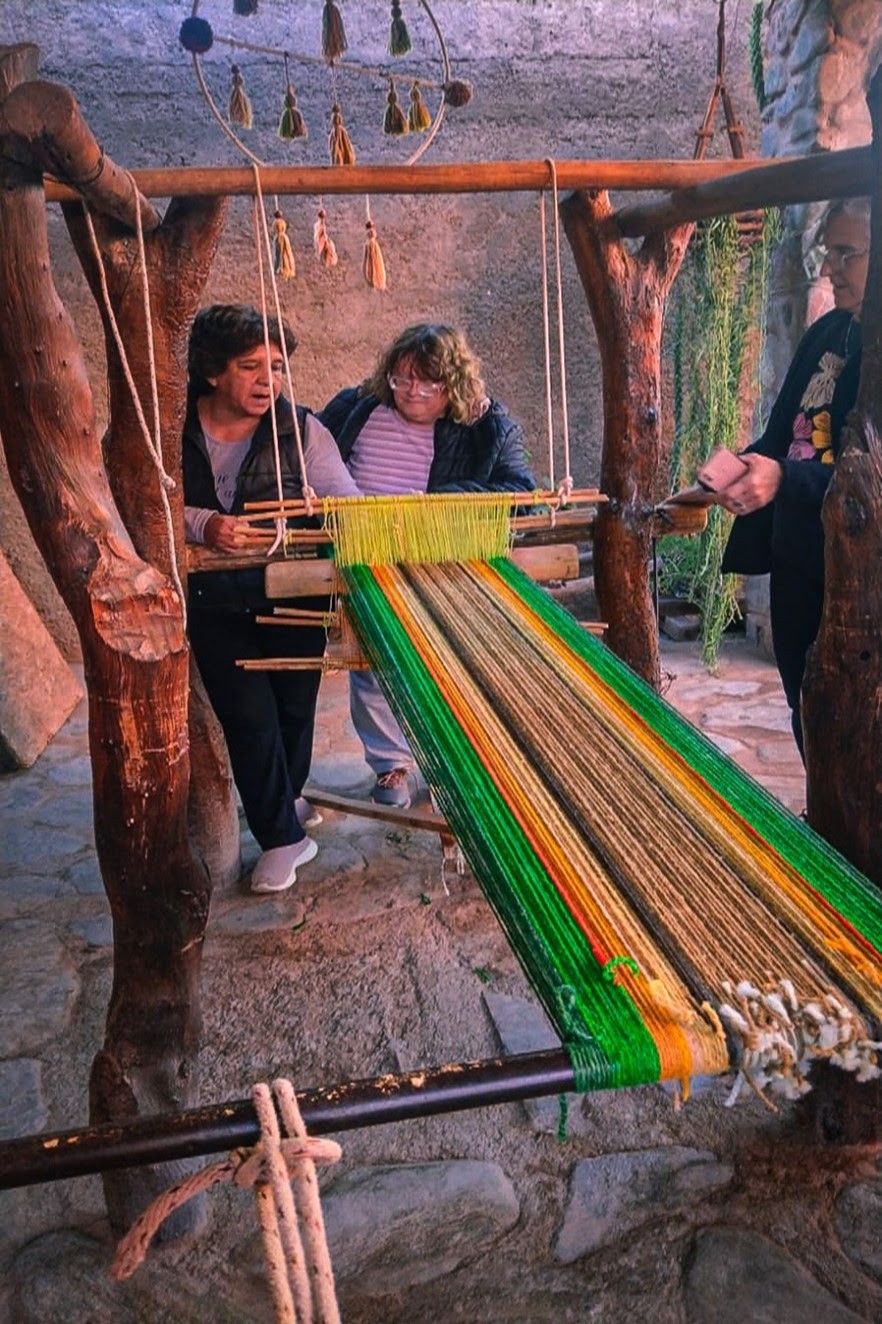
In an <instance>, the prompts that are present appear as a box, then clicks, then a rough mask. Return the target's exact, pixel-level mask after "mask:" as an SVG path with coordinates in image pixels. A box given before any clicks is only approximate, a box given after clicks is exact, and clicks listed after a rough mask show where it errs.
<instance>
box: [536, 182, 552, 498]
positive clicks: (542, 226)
mask: <svg viewBox="0 0 882 1324" xmlns="http://www.w3.org/2000/svg"><path fill="white" fill-rule="evenodd" d="M539 230H540V235H541V243H540V251H541V254H542V344H543V347H544V351H545V430H546V434H547V437H548V486H549V487H551V488H553V487H554V406H553V401H552V391H551V328H550V322H549V313H548V234H547V228H546V222H545V190H544V189H543V191H542V192H541V193H540V194H539Z"/></svg>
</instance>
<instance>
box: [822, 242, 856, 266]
mask: <svg viewBox="0 0 882 1324" xmlns="http://www.w3.org/2000/svg"><path fill="white" fill-rule="evenodd" d="M817 254H818V257H819V258H820V259H821V266H823V265H824V263H826V264H827V266H828V267H847V266H848V265H849V264H850V263H852V262H857V260H858V258H860V257H866V256H867V250H866V249H865V248H849V246H848V245H847V244H834V245H833V247H832V248H825V247H824V245H823V244H821V245H820V246H819V247H818V249H817Z"/></svg>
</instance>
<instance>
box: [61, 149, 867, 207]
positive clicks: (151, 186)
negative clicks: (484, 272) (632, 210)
mask: <svg viewBox="0 0 882 1324" xmlns="http://www.w3.org/2000/svg"><path fill="white" fill-rule="evenodd" d="M848 152H864V153H866V156H867V157H868V156H869V148H850V149H848ZM847 155H848V153H847V152H825V153H818V154H817V155H814V156H807V157H783V158H780V159H777V160H770V161H768V162H767V163H766V164H764V165H759V166H758V165H757V163H756V161H755V160H753V161H751V160H746V161H735V160H730V161H671V160H668V161H555V169H556V171H557V182H558V187H559V188H561V189H622V190H633V191H637V192H645V191H646V190H647V189H680V188H689V187H693V186H695V185H697V184H699V183H702V182H704V181H706V180H711V179H719V178H725V177H728V176H730V175H736V174H739V173H741V172H742V171H745V170H750V171H751V172H758V171H763V172H767V178H766V179H765V180H762V181H760V180H759V179H758V180H757V185H758V192H759V185H760V184H762V187H763V196H762V197H760V196H757V197H753V198H750V199H748V200H747V201H748V202H749V204H750V205H752V206H760V205H772V204H773V203H775V202H779V203H780V202H787V201H788V198H787V197H771V196H769V195H770V194H771V193H772V192H773V188H774V183H775V178H776V173H777V172H778V171H779V170H780V169H781V168H782V167H783V166H785V165H796V166H798V167H799V173H800V175H801V176H803V177H804V178H808V179H811V180H813V181H814V191H813V194H812V197H813V198H818V197H822V198H826V197H832V196H834V194H833V193H832V191H831V189H830V185H829V184H828V183H827V172H828V171H830V170H831V169H833V170H834V171H837V170H838V168H839V158H840V157H842V156H847ZM850 159H854V160H856V161H857V165H856V167H852V168H853V169H854V176H855V177H854V178H849V177H847V176H845V177H843V178H842V179H841V180H840V181H839V186H840V187H841V188H842V189H844V191H845V193H846V194H852V193H857V192H859V191H860V175H861V172H862V171H864V169H865V168H864V167H863V165H862V161H863V159H864V158H861V157H857V158H850ZM133 175H134V178H135V182H136V183H137V185H138V188H139V189H140V190H141V192H142V193H143V194H144V195H145V196H147V197H155V198H171V197H188V196H203V197H219V196H226V197H234V196H243V195H244V196H246V197H252V196H253V194H254V190H255V182H254V172H253V171H252V169H251V168H250V167H248V166H185V167H178V168H174V167H171V168H169V167H166V168H162V169H154V170H135V171H133ZM260 178H261V183H262V186H263V189H264V192H266V193H275V194H278V195H279V196H280V197H283V196H285V195H293V194H310V195H314V196H316V197H320V196H329V195H331V194H364V193H367V194H379V193H383V194H438V193H515V192H530V193H532V192H536V191H538V190H539V189H542V188H545V187H547V185H548V163H547V162H546V161H484V162H467V163H464V162H451V163H449V164H435V165H414V166H349V167H347V169H346V170H340V169H339V168H338V167H333V166H264V167H262V168H261V174H260ZM77 196H78V194H77V193H76V191H75V190H74V189H72V188H70V187H68V186H67V185H65V184H62V183H60V182H58V181H57V180H54V179H51V178H50V179H47V180H46V197H47V198H48V199H49V201H51V202H62V201H65V202H68V201H73V200H75V199H76V198H77Z"/></svg>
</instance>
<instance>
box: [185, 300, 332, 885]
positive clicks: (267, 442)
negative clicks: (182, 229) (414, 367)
mask: <svg viewBox="0 0 882 1324" xmlns="http://www.w3.org/2000/svg"><path fill="white" fill-rule="evenodd" d="M268 340H269V354H267V349H266V341H265V336H264V323H263V317H262V316H261V314H260V313H259V312H258V311H257V310H256V309H255V308H251V307H249V306H247V305H240V304H215V305H214V306H213V307H211V308H203V309H202V311H201V312H199V313H198V314H197V315H196V318H195V320H194V323H193V328H192V331H191V334H190V345H189V372H190V391H189V397H188V402H187V420H186V423H185V426H184V438H183V454H182V464H183V472H184V501H185V511H184V515H185V523H186V532H187V541H188V542H191V543H202V544H204V545H205V546H206V547H211V548H213V549H214V550H216V551H219V552H226V553H228V554H231V555H235V554H237V553H241V552H242V551H244V550H247V548H248V547H249V544H250V545H252V546H253V545H254V538H255V532H254V525H253V524H252V523H250V521H247V520H244V519H242V514H243V511H244V507H245V503H246V502H249V501H267V500H275V499H277V497H278V493H279V482H281V487H282V494H283V496H284V497H285V498H286V499H289V498H290V499H298V498H302V496H303V478H302V474H301V467H300V457H299V453H298V446H297V435H298V431H299V435H300V438H301V442H302V447H303V453H304V460H305V467H306V473H307V478H308V481H309V484H310V486H311V487H312V488H313V490H314V491H315V492H316V494H317V495H319V496H356V495H358V488H357V486H356V484H355V483H354V482H353V480H352V478H351V477H350V475H349V473H348V471H347V469H346V467H345V465H344V464H343V463H342V461H341V459H340V453H339V451H338V450H337V447H336V446H335V445H334V441H333V439H332V438H331V437H330V436H329V434H328V432H327V430H326V429H325V428H324V427H322V425H321V424H320V423H319V421H318V419H317V418H316V417H315V415H314V414H311V413H310V412H309V410H307V409H305V408H304V407H303V406H301V405H298V406H297V409H296V421H295V411H294V410H293V409H292V407H291V405H290V403H289V402H288V400H286V399H285V397H284V396H283V395H282V393H281V390H282V376H283V373H284V370H285V362H286V360H287V359H288V358H290V356H291V354H292V353H293V352H294V347H295V343H296V342H295V339H294V335H293V333H292V332H291V329H290V327H289V326H287V324H286V323H284V322H279V321H277V320H276V319H275V318H270V319H269V335H268ZM273 411H275V418H276V431H277V435H278V456H277V454H276V447H275V443H274V439H273V422H272V417H273ZM277 460H278V463H277ZM292 522H293V521H292ZM299 522H300V523H303V522H304V521H303V520H301V521H299ZM257 536H258V537H259V536H260V535H259V534H258V535H257ZM272 605H273V604H272V603H270V602H269V601H268V600H267V598H266V594H265V591H264V568H263V566H261V565H256V566H255V567H254V569H245V570H221V571H210V572H208V571H206V572H203V573H197V574H193V575H191V576H190V579H189V633H190V642H191V644H192V647H193V652H194V654H195V656H196V661H197V663H198V664H199V671H200V673H201V675H202V679H203V681H204V683H205V688H206V690H207V691H208V696H209V698H210V700H211V703H212V706H213V707H214V710H215V712H216V713H217V716H218V719H219V721H220V723H221V726H222V727H223V731H224V736H225V737H226V742H227V748H228V750H229V754H230V763H231V765H232V769H233V777H234V779H235V782H236V786H237V788H238V790H239V795H240V796H241V799H242V806H243V808H244V810H245V817H246V819H247V821H248V826H249V827H250V829H251V831H252V833H253V834H254V837H255V839H256V841H257V843H258V845H259V846H260V848H261V852H262V854H261V856H260V859H259V860H258V861H257V864H256V866H255V868H254V872H253V873H252V876H251V888H252V890H253V891H255V892H281V891H283V890H285V889H286V888H288V887H290V886H291V885H292V884H293V883H294V882H295V880H296V876H297V868H298V867H299V866H300V865H302V864H305V863H306V862H307V861H308V860H311V859H312V858H313V856H314V855H315V854H316V851H317V849H318V847H317V845H316V843H315V842H314V841H313V840H312V839H311V838H310V837H307V836H306V833H305V832H304V826H312V824H313V823H316V822H320V821H321V819H320V817H319V816H318V815H317V814H315V812H314V811H313V810H312V809H311V807H310V806H309V805H308V803H307V801H306V800H304V799H303V787H304V784H305V782H306V778H307V775H308V773H309V765H310V762H311V759H312V741H313V729H314V724H315V708H316V701H317V698H318V688H319V681H320V679H321V671H320V670H319V669H318V667H317V668H316V669H315V670H314V671H277V672H267V671H246V670H244V669H243V668H242V667H239V666H237V665H236V663H237V660H238V659H240V658H265V657H270V656H279V655H282V656H284V655H293V656H302V657H315V658H320V657H321V656H322V654H323V653H324V650H325V631H324V630H323V629H321V628H320V627H309V626H305V627H304V626H299V627H298V628H297V629H291V630H270V629H269V628H268V627H267V626H261V625H258V624H257V623H256V619H255V618H256V617H257V616H258V615H267V614H271V612H272ZM295 605H296V604H295ZM304 605H306V604H304ZM309 605H310V606H312V607H314V606H315V603H314V602H313V601H310V602H309ZM301 820H302V821H301Z"/></svg>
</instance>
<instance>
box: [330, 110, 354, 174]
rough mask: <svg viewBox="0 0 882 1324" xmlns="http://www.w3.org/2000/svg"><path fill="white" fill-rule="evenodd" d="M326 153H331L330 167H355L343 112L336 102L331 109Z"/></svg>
mask: <svg viewBox="0 0 882 1324" xmlns="http://www.w3.org/2000/svg"><path fill="white" fill-rule="evenodd" d="M328 151H329V152H330V153H331V165H355V151H354V149H353V146H352V143H351V142H350V140H349V134H348V133H347V132H346V129H345V127H344V125H343V112H342V110H341V109H340V107H339V105H338V104H337V102H336V101H335V102H334V104H333V106H332V107H331V132H330V133H329V134H328Z"/></svg>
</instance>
